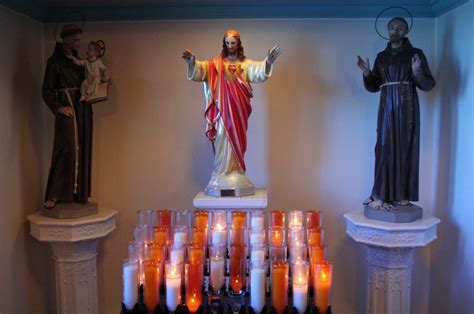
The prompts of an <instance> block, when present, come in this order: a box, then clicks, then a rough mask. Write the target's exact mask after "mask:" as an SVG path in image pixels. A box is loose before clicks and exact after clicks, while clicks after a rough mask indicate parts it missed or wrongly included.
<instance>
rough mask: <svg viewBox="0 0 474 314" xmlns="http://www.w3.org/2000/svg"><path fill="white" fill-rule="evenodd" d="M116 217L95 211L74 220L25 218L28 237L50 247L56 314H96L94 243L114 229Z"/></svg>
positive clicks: (95, 258) (95, 244)
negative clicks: (29, 231) (93, 213)
mask: <svg viewBox="0 0 474 314" xmlns="http://www.w3.org/2000/svg"><path fill="white" fill-rule="evenodd" d="M116 214H117V212H116V211H114V210H110V209H99V212H98V213H97V214H95V215H90V216H86V217H81V218H75V219H55V218H49V217H45V216H42V215H41V214H40V213H35V214H31V215H29V216H28V217H27V219H28V220H29V221H30V227H31V235H32V236H33V237H35V238H36V239H38V240H39V241H42V242H49V243H50V244H51V247H52V254H53V259H54V269H55V279H56V304H57V312H58V313H74V314H75V313H77V314H82V313H98V303H97V300H98V297H97V240H98V239H99V238H102V237H105V236H106V235H108V234H109V233H110V232H112V231H113V230H114V229H115V215H116Z"/></svg>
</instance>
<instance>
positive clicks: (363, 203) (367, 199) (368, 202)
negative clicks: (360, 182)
mask: <svg viewBox="0 0 474 314" xmlns="http://www.w3.org/2000/svg"><path fill="white" fill-rule="evenodd" d="M373 201H374V198H373V197H372V196H369V197H367V198H366V199H365V200H364V201H363V202H362V205H369V204H370V203H372V202H373Z"/></svg>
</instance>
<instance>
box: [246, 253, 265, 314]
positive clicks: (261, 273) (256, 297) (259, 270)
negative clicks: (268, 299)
mask: <svg viewBox="0 0 474 314" xmlns="http://www.w3.org/2000/svg"><path fill="white" fill-rule="evenodd" d="M266 279H267V264H266V263H265V262H261V261H254V262H251V263H250V306H251V307H252V308H253V310H254V311H255V313H257V314H258V313H260V312H262V310H263V307H264V306H265V293H266V287H267V286H266Z"/></svg>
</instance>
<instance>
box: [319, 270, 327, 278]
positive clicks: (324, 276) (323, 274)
mask: <svg viewBox="0 0 474 314" xmlns="http://www.w3.org/2000/svg"><path fill="white" fill-rule="evenodd" d="M327 277H328V275H327V274H326V273H325V272H324V270H322V271H321V279H323V280H326V279H327Z"/></svg>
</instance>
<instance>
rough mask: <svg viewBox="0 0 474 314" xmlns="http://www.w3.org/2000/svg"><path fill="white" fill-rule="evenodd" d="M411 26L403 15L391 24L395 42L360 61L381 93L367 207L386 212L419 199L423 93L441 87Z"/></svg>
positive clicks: (368, 82) (372, 89) (368, 80)
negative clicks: (410, 32) (372, 59)
mask: <svg viewBox="0 0 474 314" xmlns="http://www.w3.org/2000/svg"><path fill="white" fill-rule="evenodd" d="M407 32H408V23H407V22H406V20H405V19H403V18H401V17H397V18H394V19H391V20H390V21H389V23H388V34H389V36H390V41H389V43H388V44H387V47H386V48H385V50H383V51H382V52H380V53H379V54H378V55H377V58H376V59H375V64H374V67H373V69H372V70H370V67H369V60H368V59H367V60H363V59H362V58H361V57H358V62H357V65H358V66H359V68H360V69H361V70H362V72H363V78H364V85H365V88H366V89H367V90H368V91H369V92H372V93H376V92H379V91H380V103H379V111H378V118H377V143H376V145H375V175H374V185H373V188H372V193H371V195H370V197H369V198H367V199H366V200H365V201H364V204H365V205H367V204H368V205H369V206H370V207H372V208H380V207H382V206H383V205H384V203H389V204H393V205H398V206H404V205H410V201H418V172H419V156H420V104H419V101H418V94H417V89H421V90H423V91H429V90H431V89H432V88H433V87H434V86H435V80H434V78H433V76H432V75H431V72H430V69H429V67H428V63H427V61H426V58H425V55H424V54H423V51H421V50H420V49H417V48H415V47H413V46H412V45H411V43H410V41H409V40H408V38H407V37H405V35H406V34H407Z"/></svg>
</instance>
